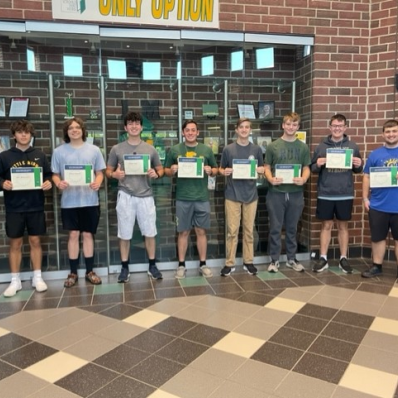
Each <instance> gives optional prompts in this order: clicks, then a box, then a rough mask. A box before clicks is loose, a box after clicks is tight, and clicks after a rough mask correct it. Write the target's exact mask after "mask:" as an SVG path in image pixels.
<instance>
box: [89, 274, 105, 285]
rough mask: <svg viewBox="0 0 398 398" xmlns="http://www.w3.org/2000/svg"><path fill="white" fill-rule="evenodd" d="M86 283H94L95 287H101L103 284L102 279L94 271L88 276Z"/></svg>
mask: <svg viewBox="0 0 398 398" xmlns="http://www.w3.org/2000/svg"><path fill="white" fill-rule="evenodd" d="M86 281H88V282H90V283H92V284H93V285H100V284H101V283H102V280H101V278H100V277H99V276H98V275H97V274H96V273H95V272H94V271H91V272H89V273H88V274H86Z"/></svg>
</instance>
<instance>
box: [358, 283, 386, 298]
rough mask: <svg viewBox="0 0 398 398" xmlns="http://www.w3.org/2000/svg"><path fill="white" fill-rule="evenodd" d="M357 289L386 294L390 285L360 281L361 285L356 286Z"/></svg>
mask: <svg viewBox="0 0 398 398" xmlns="http://www.w3.org/2000/svg"><path fill="white" fill-rule="evenodd" d="M358 290H359V291H361V292H367V293H375V294H383V295H385V296H387V295H388V294H389V293H390V290H391V287H390V286H385V285H376V284H372V283H361V285H360V286H359V287H358Z"/></svg>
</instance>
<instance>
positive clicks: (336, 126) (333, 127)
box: [330, 124, 346, 130]
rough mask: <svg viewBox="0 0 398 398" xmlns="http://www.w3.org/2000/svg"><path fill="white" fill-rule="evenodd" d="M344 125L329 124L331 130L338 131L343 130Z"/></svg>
mask: <svg viewBox="0 0 398 398" xmlns="http://www.w3.org/2000/svg"><path fill="white" fill-rule="evenodd" d="M345 126H346V125H345V124H331V125H330V128H331V129H336V130H337V129H339V130H341V129H343V128H344V127H345Z"/></svg>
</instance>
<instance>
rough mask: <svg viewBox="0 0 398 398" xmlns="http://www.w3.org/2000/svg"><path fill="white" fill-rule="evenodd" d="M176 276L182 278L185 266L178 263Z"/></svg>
mask: <svg viewBox="0 0 398 398" xmlns="http://www.w3.org/2000/svg"><path fill="white" fill-rule="evenodd" d="M176 278H177V279H184V278H185V267H183V266H182V265H180V266H179V267H178V268H177V272H176Z"/></svg>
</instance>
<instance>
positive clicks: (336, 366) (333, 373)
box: [293, 353, 348, 384]
mask: <svg viewBox="0 0 398 398" xmlns="http://www.w3.org/2000/svg"><path fill="white" fill-rule="evenodd" d="M347 366H348V363H347V362H342V361H337V360H335V359H331V358H325V357H322V356H320V355H315V354H309V353H307V354H305V355H304V356H303V358H301V359H300V361H299V363H298V364H297V365H296V366H295V367H294V368H293V371H294V372H297V373H301V374H303V375H306V376H310V377H314V378H316V379H320V380H324V381H327V382H329V383H334V384H338V383H339V381H340V379H341V377H342V376H343V374H344V372H345V370H346V369H347Z"/></svg>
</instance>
